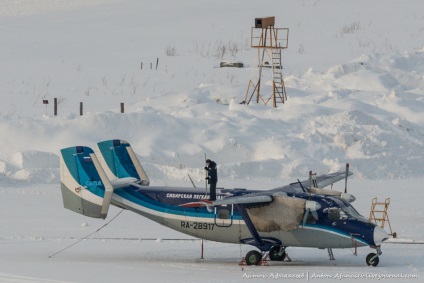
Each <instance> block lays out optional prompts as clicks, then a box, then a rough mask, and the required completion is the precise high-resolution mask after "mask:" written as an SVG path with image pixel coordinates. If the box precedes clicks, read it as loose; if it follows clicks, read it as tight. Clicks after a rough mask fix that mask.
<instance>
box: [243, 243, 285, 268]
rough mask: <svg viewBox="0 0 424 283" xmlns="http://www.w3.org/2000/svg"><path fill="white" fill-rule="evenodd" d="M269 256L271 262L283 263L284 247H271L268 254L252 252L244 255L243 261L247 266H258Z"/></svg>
mask: <svg viewBox="0 0 424 283" xmlns="http://www.w3.org/2000/svg"><path fill="white" fill-rule="evenodd" d="M268 256H269V259H270V260H271V261H283V260H284V259H285V258H286V257H287V254H286V247H283V246H273V247H271V249H270V250H269V251H268V252H263V253H260V252H258V251H256V250H252V251H250V252H248V253H247V254H246V257H245V260H246V264H247V265H259V264H260V262H261V261H262V260H263V259H266V258H267V257H268Z"/></svg>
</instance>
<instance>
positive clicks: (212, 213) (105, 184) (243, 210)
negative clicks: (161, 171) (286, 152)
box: [60, 139, 389, 266]
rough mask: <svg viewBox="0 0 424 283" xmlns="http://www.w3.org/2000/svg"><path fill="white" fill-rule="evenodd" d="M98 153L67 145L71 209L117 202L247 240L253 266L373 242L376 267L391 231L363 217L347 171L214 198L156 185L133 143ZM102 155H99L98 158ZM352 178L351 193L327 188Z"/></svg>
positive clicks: (370, 258)
mask: <svg viewBox="0 0 424 283" xmlns="http://www.w3.org/2000/svg"><path fill="white" fill-rule="evenodd" d="M96 152H97V154H95V153H94V151H93V150H92V149H91V148H89V147H86V146H74V147H68V148H64V149H61V154H60V181H61V191H62V198H63V204H64V207H65V208H67V209H70V210H72V211H74V212H77V213H80V214H82V215H85V216H89V217H94V218H102V219H105V218H106V217H107V213H108V210H109V207H110V205H114V206H117V207H120V208H123V209H127V210H130V211H133V212H135V213H137V214H139V215H142V216H145V217H147V218H149V219H151V220H153V221H155V222H157V223H160V224H162V225H165V226H167V227H169V228H171V229H174V230H177V231H179V232H182V233H184V234H187V235H190V236H194V237H197V238H200V239H205V240H211V241H216V242H223V243H234V244H248V245H251V246H253V247H256V248H257V249H258V250H259V251H260V252H259V251H258V250H251V251H249V252H248V253H247V254H246V256H245V258H244V259H245V262H246V264H247V265H259V264H260V263H261V262H262V260H263V259H266V258H268V259H269V260H271V261H283V260H284V259H285V258H286V255H287V254H286V248H287V247H310V248H318V249H328V253H329V256H330V259H332V260H334V256H333V252H332V249H335V248H340V249H343V248H355V251H356V248H357V247H363V246H369V247H371V248H372V249H375V250H376V253H369V254H368V255H367V257H366V263H367V265H369V266H377V265H378V263H379V256H380V255H381V254H382V251H381V244H382V243H383V242H384V241H385V240H387V239H388V238H389V235H388V233H387V232H386V231H384V230H383V229H381V228H380V227H378V226H377V225H375V224H374V223H372V222H370V221H369V220H368V219H366V218H364V217H363V216H361V215H360V214H359V213H358V212H357V211H356V209H355V208H354V207H353V206H352V205H351V202H353V201H354V200H355V197H354V196H353V195H351V194H349V193H347V178H348V176H350V175H352V173H351V172H349V166H348V164H347V165H346V170H345V171H343V172H336V173H331V174H325V175H320V176H317V175H316V174H312V173H311V172H310V174H309V179H308V180H304V181H299V180H298V181H297V182H295V183H292V184H289V185H286V186H282V187H277V188H274V189H271V190H266V191H264V190H247V189H239V188H234V189H224V188H222V189H217V199H216V200H215V201H210V200H209V197H208V195H207V194H206V193H205V192H200V191H199V189H196V188H192V187H165V186H150V180H149V178H148V176H147V174H146V172H145V171H144V168H143V167H142V166H141V164H140V162H139V160H138V158H137V156H136V154H135V152H134V151H133V149H132V148H131V146H130V144H129V143H128V142H126V141H124V140H119V139H115V140H107V141H103V142H99V143H98V144H97V149H96ZM98 157H99V158H98ZM343 179H344V180H345V191H344V192H338V191H334V190H329V189H324V187H326V186H329V185H332V184H333V183H335V182H337V181H340V180H343Z"/></svg>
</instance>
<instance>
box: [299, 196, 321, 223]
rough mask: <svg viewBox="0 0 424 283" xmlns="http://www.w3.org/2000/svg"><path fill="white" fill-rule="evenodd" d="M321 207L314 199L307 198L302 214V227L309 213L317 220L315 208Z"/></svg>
mask: <svg viewBox="0 0 424 283" xmlns="http://www.w3.org/2000/svg"><path fill="white" fill-rule="evenodd" d="M320 208H321V205H320V204H319V203H317V202H316V201H310V200H307V201H306V203H305V214H304V215H303V222H302V228H303V227H304V226H305V223H306V220H307V219H308V216H309V213H310V214H312V216H313V217H314V218H315V220H318V213H317V210H318V209H320Z"/></svg>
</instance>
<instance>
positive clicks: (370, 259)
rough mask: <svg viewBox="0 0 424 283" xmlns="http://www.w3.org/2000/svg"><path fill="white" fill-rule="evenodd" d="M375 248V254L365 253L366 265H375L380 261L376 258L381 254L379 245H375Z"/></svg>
mask: <svg viewBox="0 0 424 283" xmlns="http://www.w3.org/2000/svg"><path fill="white" fill-rule="evenodd" d="M376 250H377V254H375V253H369V254H368V255H367V258H366V261H367V264H368V266H377V265H378V262H379V261H380V260H379V259H378V257H379V256H380V255H381V254H382V251H381V247H376Z"/></svg>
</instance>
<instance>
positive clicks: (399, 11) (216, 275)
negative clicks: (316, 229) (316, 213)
mask: <svg viewBox="0 0 424 283" xmlns="http://www.w3.org/2000/svg"><path fill="white" fill-rule="evenodd" d="M423 8H424V4H423V3H422V1H418V0H417V1H414V0H408V1H394V0H393V1H383V0H376V1H372V2H369V1H363V0H359V1H358V0H357V1H353V0H348V1H336V0H321V1H319V0H303V1H262V2H260V1H255V2H253V1H249V2H246V1H241V0H237V1H210V0H201V1H196V2H192V1H187V0H184V1H169V0H158V1H129V0H128V1H124V0H95V1H83V0H74V1H67V0H43V1H41V0H33V1H25V0H14V1H12V0H2V1H0V29H1V34H2V36H1V39H0V42H1V52H0V61H1V65H0V97H1V99H2V102H1V104H0V134H1V140H2V141H1V147H0V207H1V212H2V218H1V220H0V227H1V229H0V244H1V248H0V251H1V252H0V282H99V281H103V282H116V281H117V280H124V281H126V282H140V281H145V280H147V279H144V278H148V280H150V281H154V282H182V281H184V282H199V281H206V282H232V281H234V282H242V281H245V280H248V279H249V278H248V277H249V275H258V276H260V275H267V276H268V278H265V279H263V280H262V281H267V280H270V278H269V274H271V273H279V274H292V273H293V274H294V273H296V274H300V273H308V276H309V279H310V281H311V280H312V278H311V274H313V273H315V274H318V272H319V273H322V272H323V273H324V274H330V275H335V274H337V273H345V274H368V273H372V274H400V273H403V274H413V275H418V276H420V277H423V276H424V274H423V273H424V257H423V254H424V253H423V246H422V245H419V244H413V245H404V244H402V245H396V244H386V245H384V247H383V253H384V254H383V257H382V258H381V261H380V265H379V267H378V268H374V269H368V268H365V267H364V265H365V260H364V257H365V255H366V254H367V253H368V250H369V249H367V248H363V249H360V250H359V254H358V257H354V256H352V255H351V254H352V251H350V250H342V251H335V256H336V259H337V260H336V261H335V262H332V261H328V257H327V254H326V251H322V250H310V249H300V248H297V249H295V248H293V249H291V250H289V255H290V256H291V257H292V259H293V260H294V262H292V263H287V264H286V263H284V264H274V263H273V266H271V267H269V268H265V267H248V268H247V267H245V268H244V270H243V269H242V268H241V267H240V266H238V264H237V263H238V261H239V260H240V258H241V256H244V254H245V252H246V251H247V250H248V249H249V247H244V246H243V247H240V246H238V245H234V246H233V245H225V244H219V243H212V242H206V243H205V259H204V260H200V259H199V258H200V248H199V245H200V243H199V242H198V241H194V240H193V239H190V240H187V241H181V240H175V239H189V238H188V237H186V236H184V235H182V234H178V233H176V232H173V231H171V230H169V229H167V228H165V227H162V226H159V225H156V224H154V223H152V222H150V221H148V220H146V219H143V218H141V217H138V216H136V215H133V214H131V213H129V212H123V213H122V214H121V215H120V216H119V217H118V218H117V219H116V220H114V221H113V222H112V223H111V224H110V225H109V226H108V227H106V228H105V229H103V230H101V231H100V232H99V233H97V234H96V235H94V236H93V237H91V239H89V240H85V241H82V242H81V243H80V244H78V245H76V246H74V247H72V248H71V249H69V250H67V251H65V252H63V253H61V254H59V255H57V256H54V257H53V258H48V256H49V255H51V254H53V253H55V252H56V251H58V250H60V249H62V248H64V247H66V246H67V245H70V244H72V243H73V242H75V241H76V239H79V238H80V237H84V236H86V235H88V234H90V233H92V232H94V231H95V230H96V229H98V228H99V227H100V226H102V225H103V224H105V222H104V221H97V220H92V219H88V218H83V217H81V216H79V215H74V214H73V213H71V212H69V211H65V210H64V209H63V208H62V202H61V197H60V192H59V189H58V188H59V185H58V184H59V170H58V167H59V163H58V152H59V149H61V148H64V147H68V146H72V145H86V146H94V144H95V143H96V142H98V141H102V140H106V139H111V138H121V139H124V140H127V141H129V142H130V143H131V144H132V146H133V148H134V150H135V152H136V153H137V154H138V156H139V157H140V160H141V161H142V163H143V165H144V167H145V169H146V171H147V173H148V174H149V176H150V177H151V179H152V180H153V183H154V184H169V185H170V184H180V185H189V181H188V180H187V174H190V175H191V176H192V177H193V179H194V180H195V182H196V183H197V184H199V186H201V184H203V176H202V174H203V172H202V170H201V168H203V161H204V154H205V153H206V154H207V156H208V157H210V158H211V159H213V160H215V161H216V162H217V163H218V165H219V177H220V182H219V184H218V185H220V186H223V187H227V188H231V187H247V188H251V189H254V188H260V189H268V188H273V187H276V186H280V185H283V184H286V183H289V182H292V181H294V180H296V179H297V178H302V179H304V178H306V176H307V174H308V172H309V170H313V171H316V172H318V173H327V172H333V171H337V170H340V169H342V168H343V166H344V163H346V162H349V163H350V164H351V169H352V171H353V173H354V176H353V178H352V179H353V181H352V182H351V188H352V193H353V194H354V195H355V196H356V197H357V201H356V202H355V207H357V208H358V210H359V211H360V212H361V213H362V214H364V215H365V216H367V215H368V213H369V208H370V205H371V199H372V198H373V197H375V196H378V197H379V199H382V200H384V199H385V198H388V197H390V198H391V202H392V203H391V206H390V209H389V211H390V212H389V213H390V217H391V221H392V226H393V228H394V230H395V231H396V232H397V233H398V235H399V237H400V238H402V239H404V241H410V242H411V241H412V242H419V241H422V240H424V237H423V235H424V208H423V206H422V201H421V199H423V191H424V187H423V181H424V169H423V168H424V142H423V138H424V115H423V114H424V67H423V66H424V9H423ZM266 16H276V26H277V27H288V28H290V34H289V47H288V49H287V50H284V51H283V66H284V76H285V83H286V87H287V94H288V101H287V103H286V104H285V105H282V106H281V107H279V108H277V109H272V108H270V107H269V106H264V105H261V104H251V105H249V106H246V105H240V104H239V103H240V102H242V101H243V100H245V96H246V90H247V85H248V82H249V79H254V78H255V77H256V76H257V69H256V68H255V65H256V64H257V62H256V60H257V58H256V52H255V50H253V49H251V48H250V47H249V46H250V28H251V26H252V25H253V24H254V18H256V17H266ZM231 49H232V52H231ZM223 50H225V52H224V51H223ZM157 58H159V64H158V67H157V69H156V62H157ZM223 60H227V61H242V62H243V63H244V65H245V68H241V69H236V68H219V63H220V62H221V61H223ZM141 64H143V68H141ZM151 66H152V67H151ZM270 80H271V79H270V76H269V73H267V72H266V71H265V74H264V81H263V82H264V84H265V91H266V90H268V91H270ZM54 98H57V99H58V101H59V110H58V112H59V114H58V116H56V117H55V116H53V99H54ZM43 100H48V101H49V104H48V105H45V104H43ZM80 102H83V103H84V115H83V116H80V115H79V105H80ZM120 103H125V114H121V113H119V112H120V111H119V109H120ZM118 212H119V210H117V209H115V210H113V211H112V213H111V214H110V216H109V218H108V219H107V220H109V219H110V218H111V216H113V215H114V213H115V214H116V213H118ZM107 220H106V221H107ZM109 238H113V239H109ZM147 238H148V239H151V240H145V239H147ZM140 239H141V240H140ZM158 239H159V240H158ZM160 239H162V240H160ZM166 239H174V240H166ZM245 274H246V275H245ZM256 279H257V280H259V279H258V278H256ZM280 279H281V280H282V278H280ZM315 279H316V278H315ZM368 279H369V280H375V279H372V278H368ZM303 280H306V279H303ZM316 280H318V279H316ZM346 280H348V279H346ZM352 280H353V279H352ZM385 280H386V281H392V280H393V279H387V278H386V279H385ZM406 280H407V279H404V281H405V282H406ZM409 280H412V279H409Z"/></svg>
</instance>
